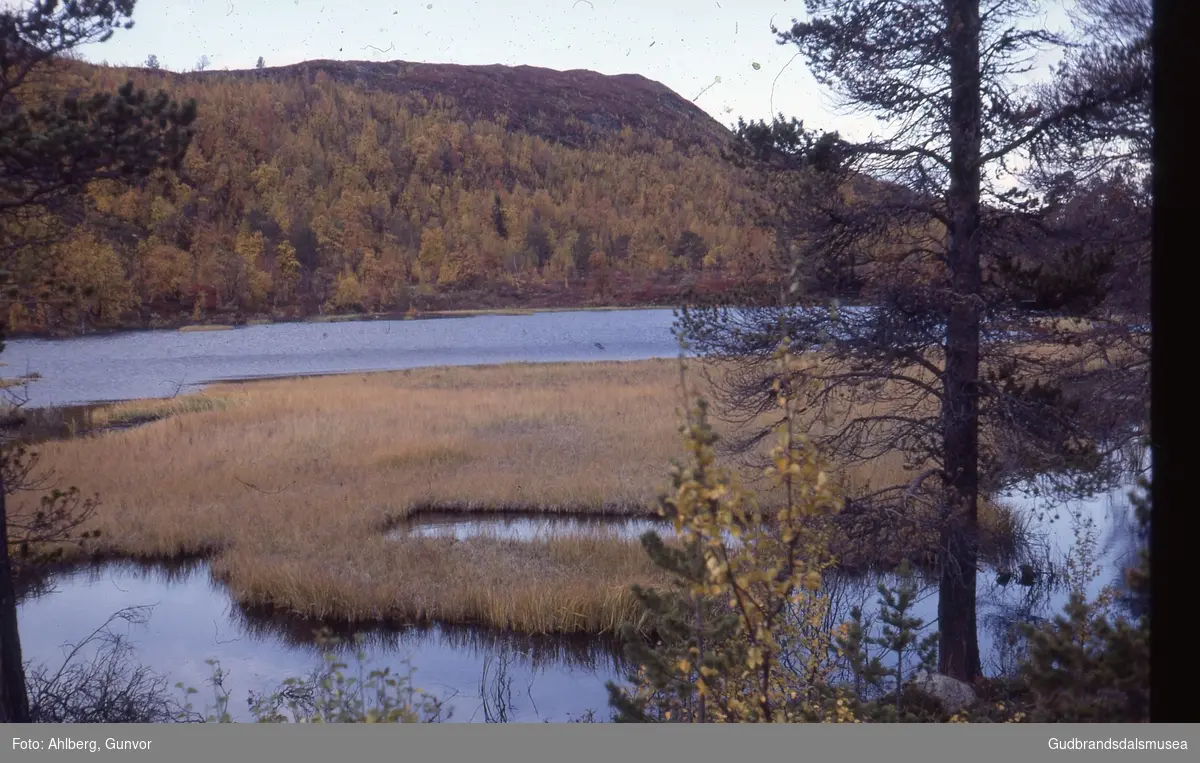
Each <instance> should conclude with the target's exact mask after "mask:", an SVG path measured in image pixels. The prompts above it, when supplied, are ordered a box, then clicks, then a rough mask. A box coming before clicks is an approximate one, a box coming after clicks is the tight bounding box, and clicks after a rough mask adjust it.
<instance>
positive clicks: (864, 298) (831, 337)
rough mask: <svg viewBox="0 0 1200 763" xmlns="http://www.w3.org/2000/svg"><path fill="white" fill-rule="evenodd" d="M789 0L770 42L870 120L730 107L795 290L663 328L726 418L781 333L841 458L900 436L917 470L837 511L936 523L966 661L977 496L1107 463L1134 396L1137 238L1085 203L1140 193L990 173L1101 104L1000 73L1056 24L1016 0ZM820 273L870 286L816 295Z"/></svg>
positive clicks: (698, 311) (945, 662) (871, 454)
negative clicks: (713, 364)
mask: <svg viewBox="0 0 1200 763" xmlns="http://www.w3.org/2000/svg"><path fill="white" fill-rule="evenodd" d="M1113 1H1114V2H1117V1H1120V0H1113ZM1131 1H1132V0H1131ZM806 5H807V10H808V20H807V21H805V22H803V23H799V22H797V23H794V24H793V26H792V27H791V29H790V30H788V31H786V32H778V30H775V31H776V32H777V35H778V38H779V42H780V43H785V44H795V45H796V46H797V47H798V48H799V49H800V51H801V53H802V54H803V55H804V56H805V57H806V58H807V59H808V61H809V64H810V67H811V69H812V71H813V74H814V75H815V77H816V79H817V80H818V82H820V83H821V84H823V85H825V86H827V87H829V88H831V89H832V90H834V91H835V92H836V93H837V94H839V95H840V96H841V97H842V98H843V100H844V102H845V103H846V104H847V105H848V106H850V107H852V108H855V109H856V110H858V111H860V112H866V113H869V114H874V115H875V116H878V117H880V119H881V120H882V121H883V122H884V123H885V124H886V125H887V132H886V134H885V135H884V136H883V137H872V138H871V139H869V140H865V141H860V142H849V141H846V140H843V139H842V138H841V137H840V136H838V135H836V134H825V135H823V136H821V137H819V138H818V137H817V135H816V133H814V132H811V131H808V130H805V129H804V127H803V125H801V124H800V123H797V122H795V121H794V120H792V121H791V122H785V121H783V119H782V117H781V118H780V119H777V120H775V121H774V122H773V123H772V124H770V125H767V124H765V123H761V122H760V123H752V124H745V123H740V125H739V133H740V136H741V138H742V141H741V144H740V145H739V146H738V147H737V148H736V149H735V151H734V152H733V155H732V156H731V158H732V159H734V160H735V161H737V162H738V163H739V164H742V165H743V166H747V167H751V168H753V169H754V170H755V172H754V173H752V174H753V177H755V178H756V179H758V180H759V181H760V182H761V187H760V190H761V192H762V195H763V197H764V206H763V209H762V210H761V211H762V214H763V216H764V221H765V222H767V223H768V224H770V225H772V226H773V227H774V228H775V229H776V230H777V231H778V232H779V234H780V238H781V240H782V241H783V242H785V243H786V244H787V245H789V246H790V247H791V248H792V254H793V256H794V261H795V268H794V271H793V284H792V294H791V301H790V302H788V301H785V302H783V303H781V304H779V305H761V306H757V307H755V306H751V307H747V306H746V305H745V304H744V303H743V304H738V303H737V302H736V297H735V298H734V299H732V300H726V301H725V302H724V303H723V304H717V305H708V306H704V305H694V306H692V307H691V308H689V309H687V310H684V311H683V312H682V314H681V317H680V321H679V328H680V329H681V331H682V333H684V334H685V335H686V336H687V338H688V339H689V342H690V344H691V346H692V347H693V349H694V350H696V351H697V352H698V353H699V354H701V355H703V356H707V357H709V358H713V359H719V360H724V361H730V362H729V363H726V364H723V365H722V366H720V367H719V368H720V371H719V372H718V373H716V374H714V375H713V378H712V381H713V382H714V383H715V384H716V389H717V397H718V398H719V402H722V403H724V404H725V405H724V408H725V413H726V416H727V418H728V419H729V420H731V421H732V422H733V423H741V424H747V423H750V422H752V421H755V419H756V418H757V417H758V416H761V415H762V414H764V413H766V412H768V411H769V410H770V405H771V382H772V373H773V371H772V370H771V367H770V365H769V358H770V353H771V351H772V350H773V348H774V346H775V344H776V342H777V341H778V339H779V338H780V337H779V334H780V333H781V332H782V333H784V334H786V335H788V336H789V337H790V339H791V340H792V343H793V346H795V347H799V348H802V349H810V350H813V351H814V354H815V355H816V356H817V358H819V360H820V362H818V363H816V364H814V365H813V366H812V367H810V368H808V369H806V370H804V371H803V372H802V374H803V375H804V376H805V377H806V379H805V380H804V381H806V382H807V384H806V388H807V389H810V390H811V392H810V393H809V399H808V403H809V405H808V408H807V410H806V414H805V415H807V416H808V417H809V421H810V422H811V423H812V424H813V425H819V431H820V434H819V435H817V437H816V439H817V440H818V443H819V445H820V446H821V447H822V448H824V449H825V450H826V452H827V454H828V455H829V456H830V457H831V458H832V459H833V460H834V461H835V462H837V463H839V464H841V465H842V466H844V467H847V468H849V467H853V466H855V465H859V464H864V463H866V462H869V461H871V460H873V459H875V458H878V457H879V456H881V455H883V454H886V453H889V452H895V451H899V452H902V453H903V454H904V455H905V457H906V461H907V465H908V467H909V468H911V470H912V473H913V474H916V475H917V476H916V477H915V478H914V479H913V480H912V481H911V482H910V483H908V484H900V485H884V486H877V485H872V486H869V487H868V488H863V489H860V490H859V491H858V492H857V493H856V494H853V495H849V496H847V499H848V501H849V503H848V508H849V509H851V510H850V511H848V512H846V515H847V517H848V518H854V517H857V516H860V515H861V516H867V514H866V513H864V512H868V510H871V511H872V512H873V513H871V514H870V517H869V518H868V519H864V520H863V524H862V526H848V528H849V529H850V530H851V531H852V532H854V533H860V532H868V531H869V532H871V533H874V536H873V538H871V537H869V536H868V537H863V538H862V539H861V540H860V541H858V542H863V543H872V542H874V543H879V542H880V541H881V540H883V541H884V542H890V541H888V540H884V539H885V538H886V539H890V538H894V537H896V533H897V532H904V531H907V530H914V531H920V532H921V534H922V535H926V534H929V533H931V532H932V533H933V534H935V535H936V536H937V537H938V539H939V541H938V548H937V549H936V550H935V552H934V553H935V556H936V559H935V560H933V561H935V562H936V564H937V565H938V566H939V569H940V571H941V573H940V574H941V588H940V599H939V630H940V633H941V642H940V648H939V660H940V669H941V670H942V672H944V673H946V674H948V675H950V676H953V677H955V678H958V679H960V680H964V681H971V680H973V679H974V678H975V677H977V676H978V675H979V672H980V660H979V650H978V645H977V643H978V642H977V636H976V622H975V616H976V615H975V613H976V571H977V568H978V567H979V564H980V550H981V537H980V532H979V512H978V506H979V500H980V496H981V495H987V496H993V495H996V494H998V493H999V492H1001V491H1002V490H1004V489H1006V488H1011V487H1014V486H1016V485H1019V484H1022V483H1024V482H1026V481H1028V480H1033V479H1036V480H1037V481H1038V482H1039V483H1045V484H1044V485H1040V487H1043V489H1045V488H1050V489H1052V490H1053V491H1054V492H1055V493H1056V494H1058V495H1061V496H1064V497H1065V496H1072V495H1077V494H1079V493H1080V492H1088V491H1089V490H1093V489H1099V488H1100V487H1102V486H1106V485H1107V484H1108V483H1110V482H1111V481H1112V480H1113V479H1116V478H1115V477H1113V476H1112V474H1111V470H1110V469H1108V468H1107V467H1109V466H1111V465H1112V464H1113V463H1115V459H1114V458H1110V457H1112V456H1113V454H1114V453H1116V452H1118V451H1119V450H1120V449H1121V447H1122V446H1123V444H1124V443H1127V442H1128V441H1129V440H1130V439H1131V438H1132V437H1134V436H1135V435H1134V434H1133V433H1134V432H1135V431H1136V426H1133V425H1131V424H1130V422H1136V421H1138V420H1140V418H1141V417H1142V416H1144V413H1145V411H1144V401H1145V399H1146V398H1145V391H1146V384H1147V382H1146V374H1145V363H1144V359H1145V358H1144V355H1143V356H1142V359H1141V360H1137V359H1136V358H1135V360H1129V359H1128V358H1129V357H1133V356H1136V355H1137V351H1142V350H1146V349H1148V342H1147V341H1146V340H1147V338H1148V326H1147V324H1148V321H1146V320H1142V319H1143V318H1144V310H1145V308H1146V303H1145V301H1144V300H1143V299H1141V297H1140V292H1138V295H1139V296H1137V298H1134V299H1131V300H1126V301H1125V302H1124V303H1123V304H1122V303H1120V300H1119V299H1114V295H1115V296H1117V297H1124V296H1129V295H1131V294H1133V292H1135V291H1137V289H1135V288H1133V287H1131V286H1130V285H1129V282H1128V279H1126V280H1125V282H1124V283H1123V282H1122V277H1121V276H1118V275H1117V273H1118V272H1119V271H1120V267H1124V265H1120V263H1128V262H1134V261H1135V260H1136V259H1137V258H1136V256H1131V255H1130V254H1129V253H1130V252H1131V251H1134V250H1135V249H1136V246H1135V244H1134V243H1133V242H1131V241H1122V240H1120V239H1121V236H1120V235H1117V231H1118V230H1119V228H1120V224H1117V223H1115V222H1114V223H1106V224H1100V225H1097V224H1096V222H1097V220H1101V221H1103V220H1105V219H1108V218H1112V219H1113V220H1116V219H1117V218H1121V219H1123V220H1124V221H1125V223H1124V224H1125V225H1126V226H1127V227H1129V228H1138V227H1139V226H1143V223H1144V220H1145V219H1146V218H1147V213H1148V204H1146V203H1145V199H1133V200H1129V199H1132V197H1128V194H1124V192H1123V191H1121V189H1122V188H1125V187H1126V184H1124V183H1123V182H1122V181H1113V182H1112V184H1110V185H1103V184H1101V185H1095V186H1091V187H1088V188H1077V187H1075V186H1074V185H1073V184H1071V183H1063V182H1062V178H1061V176H1058V175H1053V174H1046V175H1045V176H1044V177H1045V178H1050V177H1055V178H1056V181H1057V182H1058V185H1057V186H1056V185H1055V184H1054V183H1050V182H1045V183H1041V185H1042V190H1046V191H1047V193H1046V194H1045V196H1044V197H1038V196H1036V195H1035V194H1034V193H1033V191H1034V190H1037V188H1038V185H1037V183H1036V182H1026V183H1025V184H1023V185H1022V184H1020V183H1018V184H1016V185H1015V187H1014V186H1013V185H1012V184H1007V185H1006V184H1005V183H1000V182H996V179H997V178H998V177H1000V176H1004V175H1007V176H1008V178H1010V179H1013V180H1020V179H1021V177H1022V176H1021V175H1020V174H1018V173H1017V172H1016V171H1015V170H1014V169H1013V167H1014V166H1015V160H1018V159H1020V160H1025V161H1026V162H1029V161H1032V163H1033V165H1034V166H1035V167H1037V168H1042V167H1043V166H1044V167H1049V165H1050V163H1051V161H1050V158H1051V156H1057V157H1061V156H1062V153H1061V152H1059V151H1058V149H1057V146H1058V144H1059V143H1060V142H1061V141H1062V140H1064V139H1065V136H1066V135H1068V134H1073V133H1078V132H1079V131H1080V130H1082V129H1084V128H1085V127H1087V129H1096V128H1095V125H1096V123H1097V121H1098V120H1100V119H1104V118H1108V117H1109V116H1111V115H1112V114H1113V108H1112V100H1111V99H1112V98H1114V97H1116V96H1117V93H1118V90H1120V89H1119V88H1100V89H1096V88H1093V89H1090V90H1089V89H1088V88H1075V89H1069V88H1065V89H1063V90H1061V92H1060V93H1059V95H1058V96H1056V97H1049V96H1048V95H1047V93H1046V91H1040V90H1034V89H1030V88H1027V87H1026V88H1022V87H1021V86H1019V85H1018V84H1016V83H1015V82H1014V81H1013V79H1012V78H1013V77H1014V76H1016V75H1018V74H1020V73H1021V72H1022V70H1023V68H1024V58H1025V57H1026V55H1027V54H1028V53H1030V52H1031V51H1032V50H1033V49H1035V48H1040V47H1044V46H1053V45H1058V44H1060V43H1061V40H1059V39H1058V37H1057V36H1056V35H1053V34H1050V33H1049V32H1047V31H1045V30H1041V29H1037V28H1031V26H1030V25H1028V24H1025V23H1024V21H1025V19H1026V18H1028V17H1029V16H1030V15H1031V14H1032V13H1035V12H1036V11H1037V10H1038V6H1039V4H1038V3H1036V2H1033V0H994V1H993V2H988V3H986V4H985V3H981V2H979V0H907V1H905V2H901V1H900V0H808V2H807V3H806ZM1131 81H1132V79H1131ZM1127 90H1130V89H1129V88H1127V89H1126V90H1120V92H1126V91H1127ZM1121 113H1122V114H1125V115H1128V114H1130V113H1133V110H1129V111H1123V112H1121ZM1106 134H1107V133H1106ZM1027 174H1030V175H1035V177H1034V180H1035V181H1041V180H1042V179H1043V176H1037V175H1036V173H1027ZM1104 182H1105V183H1108V182H1109V181H1108V180H1106V181H1104ZM1089 194H1091V195H1090V196H1089ZM1123 194H1124V195H1123ZM1126 197H1128V199H1127V198H1126ZM1127 201H1128V203H1127ZM1089 205H1090V207H1091V208H1092V212H1091V213H1088V212H1087V210H1088V209H1089ZM1118 210H1122V211H1120V213H1119V214H1117V211H1118ZM1130 221H1134V222H1135V223H1136V224H1133V225H1129V222H1130ZM1143 227H1144V226H1143ZM1118 265H1120V267H1118ZM1143 285H1144V284H1143ZM814 287H815V288H814ZM829 296H834V297H850V298H851V299H852V300H854V301H856V302H860V303H863V304H864V305H869V308H866V307H864V308H861V309H859V308H855V309H850V308H846V309H841V308H838V309H836V310H832V311H831V310H822V309H819V308H814V307H813V303H814V302H820V301H821V300H822V299H824V298H827V297H829ZM725 305H732V306H725ZM1035 308H1036V309H1035ZM1069 316H1073V317H1083V316H1086V317H1087V318H1088V319H1089V320H1090V323H1089V324H1088V326H1090V328H1086V329H1081V328H1078V327H1077V326H1066V325H1065V322H1063V321H1061V320H1060V319H1062V318H1064V317H1069ZM1053 347H1063V348H1069V351H1063V352H1050V353H1047V352H1046V348H1053ZM1114 358H1118V360H1114ZM729 366H732V370H729V371H726V370H725V369H726V368H728V367H729ZM839 406H840V408H839ZM847 410H848V411H849V412H847ZM1084 412H1086V413H1087V415H1086V416H1085V415H1083V413H1084ZM765 431H766V429H765V428H760V427H758V426H757V425H756V427H755V428H753V429H752V430H751V431H750V432H749V433H748V434H747V436H746V437H745V438H744V439H742V441H741V442H740V445H741V449H742V450H743V452H745V451H748V450H749V449H750V448H752V447H753V446H754V445H755V444H756V442H757V441H758V439H759V438H760V437H761V435H762V433H763V432H765ZM1102 466H1103V467H1105V468H1104V469H1102V468H1101V467H1102ZM934 477H938V478H940V479H933V478H934ZM918 504H919V505H923V506H924V507H925V509H931V511H925V513H924V514H921V513H919V512H917V511H915V510H914V507H915V506H916V505H918ZM930 516H932V517H933V519H932V520H930V519H929V517H930ZM931 521H932V523H933V524H932V525H930V522H931ZM885 530H886V532H883V531H885ZM922 561H925V560H922Z"/></svg>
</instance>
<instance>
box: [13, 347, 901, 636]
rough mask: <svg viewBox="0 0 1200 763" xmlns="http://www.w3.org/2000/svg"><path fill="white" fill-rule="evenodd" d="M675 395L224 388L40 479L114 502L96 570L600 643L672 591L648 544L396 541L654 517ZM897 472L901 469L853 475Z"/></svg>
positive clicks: (671, 379) (457, 375)
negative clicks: (195, 576) (170, 562)
mask: <svg viewBox="0 0 1200 763" xmlns="http://www.w3.org/2000/svg"><path fill="white" fill-rule="evenodd" d="M678 381H679V376H678V366H677V363H676V361H671V360H660V361H644V362H634V363H577V364H555V365H540V364H534V365H525V364H515V365H504V366H491V367H458V368H443V369H438V368H433V369H420V370H413V371H403V372H391V373H378V374H368V375H343V376H328V377H313V378H303V379H282V380H266V381H256V382H253V383H241V384H216V385H212V386H211V387H209V388H208V389H206V390H205V391H204V392H202V393H200V394H197V395H191V396H186V397H180V398H174V399H170V400H154V401H135V402H131V403H122V404H118V405H115V406H111V407H109V408H106V409H102V410H101V411H98V412H97V416H104V417H107V419H106V420H108V421H110V422H114V423H119V422H122V421H125V422H128V421H135V420H137V421H144V420H146V419H148V418H159V419H160V420H156V421H153V422H152V423H150V424H147V425H146V426H142V427H138V428H135V429H127V430H122V431H114V432H107V433H104V434H100V435H97V436H93V437H86V438H78V439H74V440H67V441H61V442H53V443H49V444H47V445H46V446H45V447H44V448H43V449H42V452H43V459H44V460H43V463H44V464H45V465H46V466H49V467H51V468H53V470H54V471H55V473H56V476H57V478H58V480H59V481H60V482H61V484H62V485H63V486H67V485H78V486H80V487H81V488H83V489H85V491H86V492H88V493H91V492H98V493H99V494H100V496H101V498H102V500H103V504H102V506H101V508H100V510H99V512H98V514H97V517H96V519H95V529H99V530H100V531H101V536H100V539H99V541H98V543H99V546H98V549H97V550H98V551H99V552H101V553H106V554H114V555H120V556H134V557H147V558H155V557H159V558H161V557H175V556H183V555H191V554H199V553H215V558H214V562H213V564H214V569H215V570H216V571H217V572H218V573H219V574H221V575H222V576H223V577H224V578H225V580H226V581H227V582H228V583H229V585H230V587H231V589H232V591H233V592H234V595H235V596H237V598H238V599H239V600H241V601H243V602H245V603H254V604H273V605H276V606H280V607H283V608H286V609H290V610H293V611H296V612H299V613H302V614H307V615H318V616H328V617H335V618H339V619H344V620H364V619H405V620H432V619H437V620H443V621H457V622H476V623H484V624H489V625H495V626H501V627H510V628H515V629H518V630H523V631H531V632H553V631H568V632H570V631H586V632H600V631H607V630H611V629H613V628H614V627H615V626H617V625H618V624H620V623H622V622H627V621H629V620H631V619H634V618H636V617H638V609H637V607H636V606H635V604H634V601H633V600H632V598H631V596H630V594H629V591H628V587H629V585H630V584H631V583H643V584H647V583H655V582H657V581H659V580H660V578H659V577H658V573H657V572H656V571H655V570H654V569H653V568H652V566H651V565H650V563H649V561H648V560H647V558H646V556H645V554H644V552H643V551H642V550H641V548H640V546H639V545H638V544H637V543H636V542H634V541H628V540H622V539H619V538H612V537H601V536H596V537H583V538H549V539H542V540H538V541H531V542H522V541H511V540H500V539H496V538H477V539H476V538H472V539H470V540H467V541H455V540H452V539H446V538H419V537H410V538H405V539H402V540H395V539H388V538H386V537H385V536H384V532H383V531H384V529H385V528H386V527H387V526H388V525H389V523H391V522H394V521H396V520H398V519H401V518H403V517H406V516H408V515H409V514H410V513H412V512H414V511H420V510H422V509H438V510H442V511H445V510H460V511H489V510H492V511H494V510H515V509H520V510H532V511H543V512H554V511H559V512H568V511H571V512H587V513H608V514H647V513H650V512H651V511H652V507H653V505H654V503H655V499H656V496H657V494H658V491H659V490H660V489H661V488H662V487H663V486H664V484H665V481H666V477H667V469H668V466H669V462H670V460H671V459H672V458H673V457H676V456H679V455H682V450H683V449H682V443H681V440H680V436H679V432H678V428H677V426H678V411H679V410H680V408H681V405H682V403H683V398H682V396H681V394H680V391H679V389H678ZM164 417H165V418H164ZM904 473H905V472H904V470H903V465H902V464H901V462H900V460H899V457H898V456H897V457H896V458H895V459H892V458H891V457H890V456H889V457H885V458H882V459H879V460H878V461H877V462H876V463H873V464H871V465H870V468H869V469H864V470H858V473H856V474H854V475H847V478H848V479H850V481H852V482H854V483H855V484H863V483H865V482H867V481H869V482H870V483H872V484H882V483H883V482H885V481H887V480H892V481H896V480H900V479H903V475H904ZM33 498H34V497H33V496H28V497H27V496H17V497H16V503H17V506H16V510H17V511H21V510H30V509H33V508H34V502H33Z"/></svg>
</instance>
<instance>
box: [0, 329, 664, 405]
mask: <svg viewBox="0 0 1200 763" xmlns="http://www.w3.org/2000/svg"><path fill="white" fill-rule="evenodd" d="M673 321H674V313H673V312H672V311H671V310H611V311H609V310H600V311H573V312H561V313H535V314H533V315H481V316H472V317H463V318H439V319H436V320H412V321H406V320H396V321H382V320H381V321H345V322H332V323H277V324H270V325H263V326H244V327H239V328H235V329H230V330H227V331H189V332H184V331H133V332H124V333H118V334H108V335H97V336H87V337H79V338H73V339H45V340H43V339H19V340H12V341H9V342H6V344H5V348H4V352H3V354H0V360H2V361H3V362H4V363H5V366H4V367H3V368H0V377H19V376H23V375H26V374H32V373H36V374H39V375H40V377H41V378H40V379H37V380H35V381H32V382H30V383H29V384H28V386H27V387H22V388H19V389H16V390H13V392H16V393H17V394H20V395H21V396H22V397H23V398H27V399H28V402H27V405H28V406H30V407H40V406H50V405H70V404H76V403H84V402H97V401H111V400H125V399H130V398H145V397H168V396H170V395H173V394H175V393H176V392H178V391H188V390H192V389H195V388H196V387H197V386H198V385H201V384H203V383H205V382H212V381H222V380H232V379H249V378H258V377H271V376H293V375H304V374H333V373H348V372H365V371H388V370H396V369H405V368H418V367H423V366H449V365H477V364H490V363H514V362H531V363H535V362H570V361H589V360H591V361H599V360H643V359H647V358H655V357H674V356H677V355H678V354H679V344H678V342H677V341H676V339H675V337H674V335H673V334H672V333H671V326H672V323H673Z"/></svg>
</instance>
